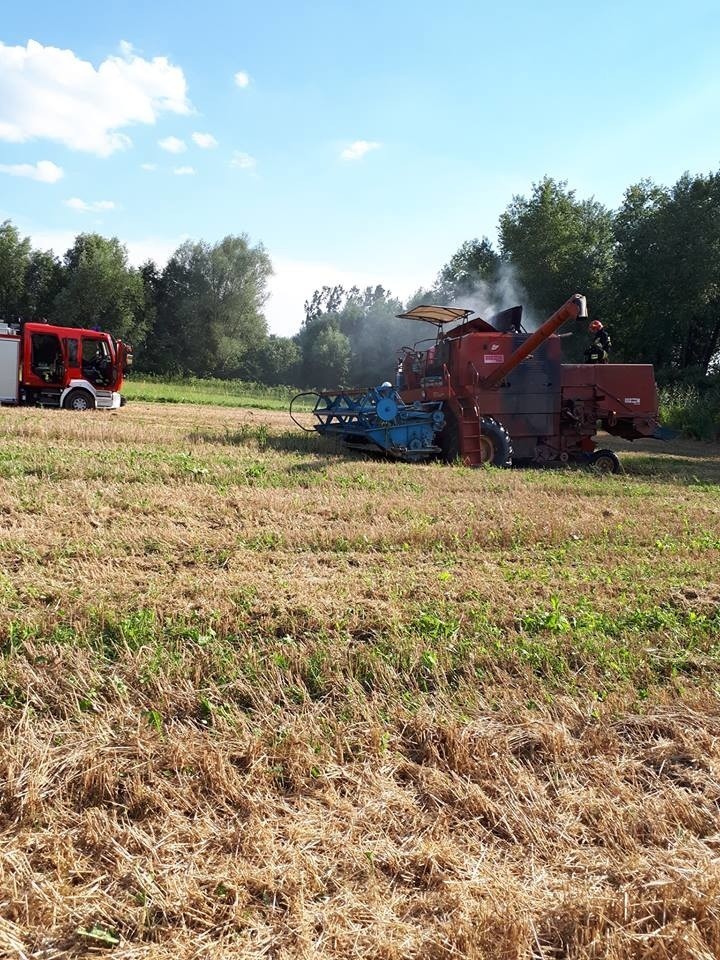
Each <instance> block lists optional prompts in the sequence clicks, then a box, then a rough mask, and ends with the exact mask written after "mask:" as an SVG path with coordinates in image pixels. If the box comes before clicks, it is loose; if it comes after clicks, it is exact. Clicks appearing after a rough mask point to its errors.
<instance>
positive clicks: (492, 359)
mask: <svg viewBox="0 0 720 960" xmlns="http://www.w3.org/2000/svg"><path fill="white" fill-rule="evenodd" d="M484 361H485V363H505V357H504V355H503V354H502V353H486V354H485V357H484Z"/></svg>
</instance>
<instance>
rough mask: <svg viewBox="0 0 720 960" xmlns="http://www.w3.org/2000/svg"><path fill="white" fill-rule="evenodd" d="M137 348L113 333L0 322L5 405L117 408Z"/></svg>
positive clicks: (0, 393) (0, 388)
mask: <svg viewBox="0 0 720 960" xmlns="http://www.w3.org/2000/svg"><path fill="white" fill-rule="evenodd" d="M132 359H133V354H132V347H131V346H130V345H129V344H127V343H123V342H122V340H115V339H114V338H113V337H112V336H111V335H110V334H109V333H103V332H101V331H98V330H85V329H83V328H80V327H61V326H53V325H51V324H48V323H23V324H19V325H16V324H4V323H3V324H0V403H2V404H4V405H13V406H14V405H25V406H40V407H64V408H65V409H67V410H77V411H82V410H92V409H94V408H95V407H97V408H98V409H106V410H115V409H117V408H118V407H120V406H122V405H123V403H124V402H125V401H124V398H123V397H121V395H120V389H121V387H122V384H123V379H124V377H125V374H126V373H127V371H128V370H129V369H130V367H131V366H132Z"/></svg>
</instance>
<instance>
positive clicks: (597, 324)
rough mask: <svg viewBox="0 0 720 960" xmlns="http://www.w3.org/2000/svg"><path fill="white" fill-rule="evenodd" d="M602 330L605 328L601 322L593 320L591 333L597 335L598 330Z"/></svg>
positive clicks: (590, 328)
mask: <svg viewBox="0 0 720 960" xmlns="http://www.w3.org/2000/svg"><path fill="white" fill-rule="evenodd" d="M602 328H603V325H602V324H601V323H600V321H599V320H593V321H592V322H591V323H590V326H589V327H588V330H589V331H590V333H597V332H598V330H602Z"/></svg>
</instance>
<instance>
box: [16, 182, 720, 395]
mask: <svg viewBox="0 0 720 960" xmlns="http://www.w3.org/2000/svg"><path fill="white" fill-rule="evenodd" d="M497 234H498V241H497V245H496V246H494V245H493V243H491V242H490V241H489V240H488V239H487V237H482V238H480V239H472V240H468V241H466V242H464V243H463V244H462V245H461V246H460V247H459V249H458V250H457V252H456V253H455V254H454V255H453V256H452V257H451V258H450V260H449V261H448V263H446V264H445V265H444V266H443V267H442V268H441V269H440V270H439V273H438V275H437V277H436V279H435V282H434V283H433V285H432V286H431V287H428V288H427V289H421V290H418V291H416V292H415V293H414V294H413V296H412V297H411V298H410V300H409V301H408V302H406V303H403V302H402V301H401V300H399V299H398V298H397V297H395V296H393V294H392V293H391V292H390V291H388V290H387V289H386V288H385V287H383V286H382V285H380V284H378V285H377V286H375V287H368V288H365V289H362V290H361V289H358V288H357V287H353V288H352V289H349V290H346V289H344V288H343V287H339V286H327V287H323V288H322V289H320V290H316V291H315V292H314V293H312V295H311V296H309V298H308V300H307V302H306V303H305V316H304V319H303V322H302V326H301V328H300V331H299V332H298V333H297V334H296V335H295V336H294V337H279V336H274V335H272V334H269V333H268V329H267V323H266V321H265V317H264V314H263V308H264V304H265V302H266V299H267V295H268V293H267V291H268V282H269V279H270V277H271V275H272V264H271V262H270V258H269V256H268V254H267V252H266V251H265V249H264V248H263V246H262V244H256V245H252V244H251V242H250V240H249V239H248V237H247V236H246V235H244V234H241V235H238V236H227V237H225V238H224V239H223V240H221V241H220V242H218V243H215V244H208V243H205V242H192V241H188V242H186V243H183V244H182V245H181V246H179V247H178V249H177V250H176V251H175V253H174V254H173V255H172V256H171V257H170V259H169V261H168V262H167V264H166V265H165V266H164V267H163V268H162V269H161V268H160V267H158V266H157V265H156V264H155V263H153V262H152V261H148V262H147V263H145V264H144V265H142V266H141V267H139V268H135V267H132V266H130V264H129V262H128V255H127V250H126V249H125V247H124V246H123V245H122V243H120V241H119V240H118V239H116V238H113V239H107V238H105V237H102V236H100V235H98V234H92V233H88V234H81V235H79V236H78V237H77V238H76V239H75V242H74V244H73V246H72V247H71V248H70V249H69V250H68V251H67V252H66V253H65V255H64V256H63V257H62V258H58V257H57V256H55V255H54V254H53V253H51V252H48V251H40V250H35V249H33V248H32V245H31V243H30V241H29V240H28V239H27V238H23V237H21V235H20V233H19V232H18V230H17V228H16V227H15V226H14V225H13V224H12V223H10V222H9V221H6V222H5V223H3V224H0V319H6V320H8V319H10V320H11V319H16V318H25V319H33V318H46V319H48V320H50V321H51V322H56V323H62V324H65V325H68V326H81V327H99V328H101V329H103V330H107V331H109V332H110V333H112V334H113V335H114V336H116V337H120V338H122V339H125V340H129V341H130V342H131V343H133V345H134V348H135V356H136V366H137V368H138V369H139V370H141V371H145V372H152V373H157V374H162V375H190V374H192V375H195V376H201V377H202V376H214V377H221V378H240V379H244V380H255V381H259V382H264V383H268V384H279V383H289V384H297V385H300V386H308V387H322V386H333V385H336V384H346V385H359V386H362V385H368V384H372V383H376V382H379V381H381V380H384V379H387V378H390V379H391V378H392V370H393V359H394V356H395V354H396V351H397V350H398V348H399V347H401V346H403V345H405V344H412V343H414V342H416V341H417V340H418V339H419V338H420V337H422V336H423V335H425V334H430V333H432V330H428V331H423V329H418V328H419V325H418V324H417V323H414V322H412V321H406V320H401V319H398V318H397V316H396V315H397V314H398V313H401V312H403V311H404V309H407V308H408V307H410V306H413V305H415V304H417V303H420V302H434V303H444V304H450V303H454V304H456V305H462V306H469V307H472V308H473V309H476V310H478V311H479V312H480V313H481V314H483V315H484V316H486V317H487V316H489V315H490V314H491V313H492V312H494V311H496V310H500V309H503V308H504V307H508V306H513V305H515V304H516V303H523V304H524V306H525V307H526V316H527V317H528V323H529V324H532V323H533V321H534V319H535V320H537V321H539V320H542V319H544V318H545V317H547V316H549V315H550V314H551V313H552V312H553V311H554V310H555V309H556V308H557V307H558V306H560V305H561V304H562V303H564V301H565V300H566V299H567V298H568V296H570V295H571V294H572V293H574V292H575V291H581V292H583V293H585V294H586V295H587V296H588V301H589V305H590V310H591V315H592V316H594V317H598V318H599V319H601V320H602V321H603V323H604V324H605V325H606V327H608V329H609V330H610V331H611V335H612V339H613V344H614V349H613V356H612V359H614V360H618V361H626V362H644V363H652V364H654V365H655V367H656V371H657V374H658V379H659V380H660V381H661V382H674V381H681V382H687V383H695V384H699V383H704V382H707V380H708V377H709V375H712V374H714V373H717V372H718V365H719V362H720V172H718V173H711V174H708V175H695V176H691V175H690V174H685V175H684V176H683V177H681V178H680V179H679V180H678V182H677V183H676V184H674V186H672V187H665V186H660V185H658V184H655V183H653V182H652V181H650V180H643V181H641V182H640V183H638V184H635V185H633V186H631V187H629V188H628V190H627V191H626V192H625V195H624V198H623V200H622V203H621V204H620V206H619V208H618V209H616V210H610V209H608V208H607V207H605V206H603V205H602V204H601V203H599V202H598V201H596V200H595V199H592V198H590V199H582V198H578V197H577V195H576V193H575V191H573V190H571V189H569V187H568V185H567V184H566V183H565V182H561V181H557V180H554V179H552V178H550V177H546V178H545V179H543V180H542V181H540V182H539V183H537V184H534V185H533V186H532V189H531V190H530V192H529V194H528V195H527V196H515V197H513V199H512V201H511V202H510V203H509V204H508V206H507V208H506V209H505V211H504V212H503V214H502V215H501V217H500V221H499V224H498V230H497ZM584 346H585V340H584V332H583V333H580V334H577V333H575V334H574V335H573V336H572V337H570V338H568V340H567V341H566V344H565V347H564V349H565V353H566V355H567V356H568V357H569V358H570V359H579V358H580V357H581V356H582V351H583V348H584Z"/></svg>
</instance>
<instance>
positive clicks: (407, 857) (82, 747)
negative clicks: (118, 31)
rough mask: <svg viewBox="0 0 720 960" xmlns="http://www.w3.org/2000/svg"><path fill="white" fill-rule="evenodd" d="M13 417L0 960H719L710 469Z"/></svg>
mask: <svg viewBox="0 0 720 960" xmlns="http://www.w3.org/2000/svg"><path fill="white" fill-rule="evenodd" d="M615 447H616V449H619V448H620V447H622V448H623V449H622V458H623V463H624V467H625V471H626V472H625V473H624V474H622V475H620V476H617V477H600V476H596V475H594V474H593V473H591V472H586V471H580V470H560V471H557V470H552V471H539V470H532V471H516V470H510V471H496V470H477V471H471V470H468V469H465V468H462V467H444V466H441V465H429V466H410V465H403V464H393V463H388V462H384V461H381V460H374V461H372V460H361V459H357V458H355V457H349V456H343V455H338V454H337V453H335V452H334V451H333V449H332V448H331V447H329V446H327V445H326V444H324V443H323V442H322V441H320V440H319V439H317V438H315V437H314V436H310V435H305V434H301V433H299V432H298V431H297V430H296V429H295V428H294V427H293V426H292V424H291V423H290V422H289V420H288V418H287V417H286V415H284V414H283V413H280V412H274V411H250V410H241V409H230V408H226V409H221V408H216V407H209V406H208V407H200V406H181V405H159V404H156V405H153V404H142V403H137V404H131V405H129V406H128V407H126V408H124V409H122V410H121V411H118V412H117V413H106V414H102V413H91V414H86V415H79V414H72V413H69V412H64V411H63V412H56V411H37V410H12V409H3V410H0V478H1V479H2V489H3V495H2V500H0V642H1V647H0V650H1V652H2V655H1V657H0V724H2V736H1V738H0V957H6V956H7V957H11V958H17V960H56V958H57V960H59V958H65V957H69V958H78V957H91V956H99V955H106V956H110V957H113V958H114V960H140V958H143V960H150V958H152V960H171V958H172V960H175V958H178V960H190V958H193V960H194V958H201V957H202V958H208V960H215V958H223V960H224V958H238V960H239V958H250V960H254V958H261V957H267V958H273V960H290V958H293V960H295V958H307V960H311V958H312V960H314V958H319V960H325V958H337V960H340V958H360V957H362V958H373V960H406V958H410V960H441V958H442V960H445V958H448V960H449V958H472V960H480V958H502V960H515V958H528V960H529V958H536V960H540V958H542V960H555V958H560V957H562V958H568V960H570V958H591V957H592V958H597V960H600V958H603V960H605V958H607V960H619V958H626V957H633V958H649V960H671V958H672V960H676V958H677V960H711V958H713V957H717V956H720V807H719V804H720V699H719V694H720V447H718V446H717V445H709V444H700V443H691V442H678V443H676V444H673V445H669V446H661V445H656V446H652V445H651V444H649V443H647V444H644V445H642V446H640V447H639V448H635V447H632V445H630V444H618V443H615Z"/></svg>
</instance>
